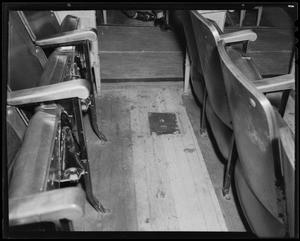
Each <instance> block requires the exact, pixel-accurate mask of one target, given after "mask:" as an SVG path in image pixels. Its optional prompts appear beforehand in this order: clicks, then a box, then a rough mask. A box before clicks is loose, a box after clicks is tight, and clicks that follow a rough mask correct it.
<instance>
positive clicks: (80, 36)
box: [34, 28, 97, 47]
mask: <svg viewBox="0 0 300 241" xmlns="http://www.w3.org/2000/svg"><path fill="white" fill-rule="evenodd" d="M86 40H88V41H96V40H97V30H96V29H94V28H85V29H77V30H73V31H66V32H61V33H58V34H54V35H52V36H51V37H48V38H44V39H37V40H35V41H34V43H35V44H36V45H38V46H41V47H47V46H53V45H70V44H74V43H78V42H83V41H86Z"/></svg>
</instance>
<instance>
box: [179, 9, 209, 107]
mask: <svg viewBox="0 0 300 241" xmlns="http://www.w3.org/2000/svg"><path fill="white" fill-rule="evenodd" d="M182 23H183V28H184V33H185V37H186V45H187V50H188V53H189V57H190V60H191V82H192V86H193V89H194V92H195V94H196V96H197V98H198V100H199V101H200V103H201V104H202V101H203V97H204V89H205V82H204V77H203V75H202V67H201V62H200V59H199V53H198V48H197V43H196V38H195V33H194V29H193V26H192V20H191V16H190V13H189V11H188V10H183V14H182Z"/></svg>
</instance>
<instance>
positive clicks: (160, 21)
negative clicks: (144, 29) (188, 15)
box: [152, 10, 172, 31]
mask: <svg viewBox="0 0 300 241" xmlns="http://www.w3.org/2000/svg"><path fill="white" fill-rule="evenodd" d="M152 12H153V13H154V14H155V15H156V19H155V21H154V26H155V27H156V26H159V27H160V29H161V30H162V31H168V30H172V28H171V26H170V25H169V24H168V23H167V20H166V17H165V14H164V11H163V10H152Z"/></svg>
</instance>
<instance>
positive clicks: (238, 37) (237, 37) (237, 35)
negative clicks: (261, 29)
mask: <svg viewBox="0 0 300 241" xmlns="http://www.w3.org/2000/svg"><path fill="white" fill-rule="evenodd" d="M220 39H222V40H224V42H225V43H235V42H241V41H255V40H256V39H257V34H256V33H255V32H253V31H252V30H250V29H247V30H241V31H236V32H233V33H224V34H221V35H220Z"/></svg>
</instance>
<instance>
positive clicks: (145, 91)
mask: <svg viewBox="0 0 300 241" xmlns="http://www.w3.org/2000/svg"><path fill="white" fill-rule="evenodd" d="M179 88H180V86H176V85H175V87H167V88H165V87H164V86H159V85H158V86H156V87H150V86H147V85H146V86H144V87H137V88H133V86H130V85H125V86H123V87H119V88H103V89H102V91H103V93H102V97H101V98H100V99H99V100H98V102H97V103H99V106H100V107H101V108H100V107H99V106H98V108H99V111H98V112H99V113H100V114H101V116H102V118H101V121H100V122H101V125H100V126H101V129H102V130H103V132H104V133H105V134H106V136H107V138H108V139H109V140H110V141H109V143H107V144H105V145H101V142H100V141H99V142H97V138H96V136H95V135H94V134H93V132H92V130H91V128H90V127H88V128H87V130H86V132H87V137H88V138H87V139H88V143H89V152H91V153H92V154H91V155H90V159H91V174H92V177H93V179H92V181H93V187H95V188H94V192H95V195H96V196H97V197H98V199H99V200H100V201H101V202H102V203H103V204H104V206H106V207H108V208H110V209H111V211H112V212H111V213H110V214H108V215H104V216H103V217H102V219H100V218H99V216H97V214H96V212H95V210H93V208H91V206H90V205H89V204H87V205H86V214H85V216H84V218H83V221H82V222H81V223H80V222H79V223H77V226H76V227H77V228H78V229H79V230H84V231H225V230H226V225H225V222H224V220H223V216H222V213H220V206H219V203H218V200H217V199H216V196H215V191H214V189H213V186H212V184H211V182H210V179H209V175H208V173H207V170H206V168H205V164H204V161H203V156H202V154H201V150H200V148H199V146H198V143H197V140H196V139H195V137H194V135H195V134H193V128H192V127H191V123H190V122H189V120H188V117H187V114H186V111H185V107H184V106H183V102H182V100H181V96H180V94H181V93H179V92H178V89H179ZM97 110H98V109H97ZM149 112H174V113H176V115H177V119H178V125H179V128H180V132H181V133H180V134H176V133H175V134H168V135H156V134H155V133H154V134H151V133H150V128H149V120H148V114H149Z"/></svg>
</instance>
